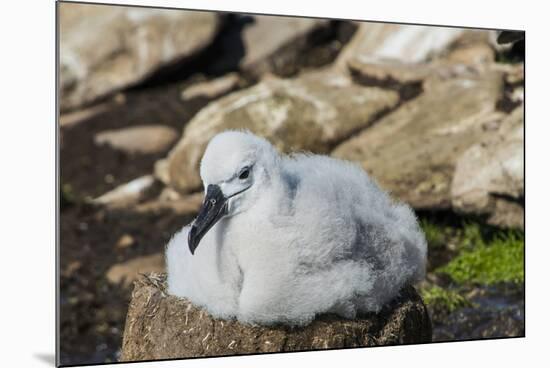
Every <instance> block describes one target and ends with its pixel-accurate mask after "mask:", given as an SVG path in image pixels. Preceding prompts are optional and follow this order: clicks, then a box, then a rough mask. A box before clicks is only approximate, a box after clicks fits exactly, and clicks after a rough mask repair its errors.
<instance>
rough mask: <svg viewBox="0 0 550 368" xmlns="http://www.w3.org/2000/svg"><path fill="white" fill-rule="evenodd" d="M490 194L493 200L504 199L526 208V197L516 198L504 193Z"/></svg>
mask: <svg viewBox="0 0 550 368" xmlns="http://www.w3.org/2000/svg"><path fill="white" fill-rule="evenodd" d="M489 194H490V195H491V197H493V198H497V199H503V200H505V201H508V202H512V203H515V204H518V205H520V206H521V207H523V208H525V196H519V197H514V196H512V195H509V194H504V193H489Z"/></svg>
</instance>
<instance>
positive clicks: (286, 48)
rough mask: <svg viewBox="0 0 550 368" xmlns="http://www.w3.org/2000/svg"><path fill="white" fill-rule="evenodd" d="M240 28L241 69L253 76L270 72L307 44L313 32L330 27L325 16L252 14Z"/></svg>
mask: <svg viewBox="0 0 550 368" xmlns="http://www.w3.org/2000/svg"><path fill="white" fill-rule="evenodd" d="M251 20H252V22H251V23H249V24H247V25H246V26H245V28H244V29H243V31H242V42H243V48H244V57H243V58H242V60H241V61H240V64H239V67H240V69H241V70H242V71H243V72H245V73H247V74H249V75H252V76H254V77H259V76H260V75H262V74H265V73H267V72H273V71H275V69H277V67H278V66H280V65H283V64H285V63H286V61H287V60H289V59H293V58H295V57H296V56H297V55H298V54H299V53H300V52H303V51H304V50H305V49H306V48H307V47H308V38H309V36H310V35H311V34H313V33H314V32H317V31H319V30H321V29H326V28H328V27H329V25H330V23H329V21H328V20H325V19H313V18H297V17H276V16H265V15H262V16H254V17H252V19H251Z"/></svg>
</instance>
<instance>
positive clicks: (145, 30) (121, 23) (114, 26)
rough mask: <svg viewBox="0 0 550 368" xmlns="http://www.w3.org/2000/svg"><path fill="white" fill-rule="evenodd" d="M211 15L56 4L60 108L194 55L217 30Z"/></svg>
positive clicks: (94, 98) (133, 80)
mask: <svg viewBox="0 0 550 368" xmlns="http://www.w3.org/2000/svg"><path fill="white" fill-rule="evenodd" d="M218 23H219V20H218V17H217V15H216V14H215V13H212V12H197V11H184V10H171V9H152V8H134V7H121V6H112V5H109V6H104V5H94V4H71V3H61V4H59V26H60V33H59V34H60V44H59V51H60V53H59V58H60V59H59V62H60V89H61V94H60V104H61V109H62V110H68V109H73V108H76V107H78V106H80V105H83V104H87V103H90V102H92V101H94V100H96V99H98V98H100V97H103V96H105V95H108V94H110V93H112V92H114V91H117V90H119V89H121V88H124V87H127V86H129V85H132V84H135V83H138V82H139V81H141V80H143V79H144V78H145V77H147V76H148V75H150V74H151V73H153V72H154V71H156V70H158V69H159V68H160V67H162V66H166V65H168V64H170V63H173V62H176V61H180V60H183V59H185V58H188V57H190V56H193V55H194V54H196V53H197V52H198V51H200V50H201V49H203V48H204V47H206V46H208V45H209V44H210V42H211V41H212V39H213V38H214V36H215V35H216V32H217V30H218Z"/></svg>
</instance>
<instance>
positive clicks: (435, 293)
mask: <svg viewBox="0 0 550 368" xmlns="http://www.w3.org/2000/svg"><path fill="white" fill-rule="evenodd" d="M420 294H421V295H422V299H423V300H424V303H426V304H427V305H429V306H431V307H432V308H434V309H437V310H444V311H447V312H452V311H454V310H455V309H457V308H463V307H468V306H471V305H472V304H471V303H470V301H468V299H466V298H465V297H463V296H462V295H460V294H459V293H458V292H457V291H454V290H450V289H443V288H441V287H439V286H430V287H427V288H424V289H421V290H420Z"/></svg>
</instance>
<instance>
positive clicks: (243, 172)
mask: <svg viewBox="0 0 550 368" xmlns="http://www.w3.org/2000/svg"><path fill="white" fill-rule="evenodd" d="M249 174H250V169H248V168H247V169H244V170H243V171H242V172H241V174H240V175H239V179H241V180H244V179H246V178H248V175H249Z"/></svg>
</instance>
